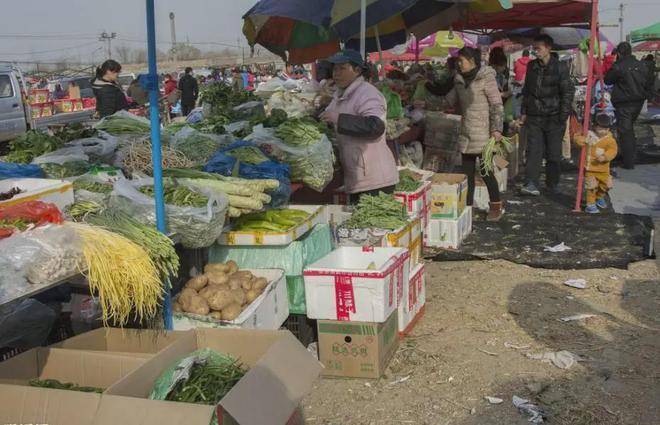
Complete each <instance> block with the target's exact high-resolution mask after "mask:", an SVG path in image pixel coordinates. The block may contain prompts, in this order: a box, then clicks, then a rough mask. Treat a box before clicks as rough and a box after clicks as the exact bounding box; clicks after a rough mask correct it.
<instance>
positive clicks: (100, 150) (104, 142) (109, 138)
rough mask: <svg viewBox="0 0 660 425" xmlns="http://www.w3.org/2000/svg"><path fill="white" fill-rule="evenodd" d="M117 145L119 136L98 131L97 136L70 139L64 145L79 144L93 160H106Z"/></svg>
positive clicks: (72, 145)
mask: <svg viewBox="0 0 660 425" xmlns="http://www.w3.org/2000/svg"><path fill="white" fill-rule="evenodd" d="M118 145H119V138H118V137H115V136H113V135H112V134H108V133H106V132H104V131H99V136H98V137H87V138H84V139H76V140H72V141H70V142H69V143H67V144H66V146H70V147H74V146H79V147H81V148H82V150H83V152H84V153H85V154H86V155H88V156H89V157H90V159H92V160H93V161H107V160H110V159H111V158H112V156H113V155H114V153H115V151H116V150H117V147H118Z"/></svg>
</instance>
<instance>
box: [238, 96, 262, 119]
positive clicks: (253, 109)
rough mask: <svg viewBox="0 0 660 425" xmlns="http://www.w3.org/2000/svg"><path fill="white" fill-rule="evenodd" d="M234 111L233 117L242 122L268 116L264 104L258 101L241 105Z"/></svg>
mask: <svg viewBox="0 0 660 425" xmlns="http://www.w3.org/2000/svg"><path fill="white" fill-rule="evenodd" d="M232 111H233V116H235V117H236V118H237V119H240V120H249V119H250V118H252V117H255V116H257V117H258V116H265V115H266V111H265V110H264V104H263V102H260V101H258V100H253V101H250V102H245V103H241V104H240V105H238V106H236V107H234V108H233V109H232Z"/></svg>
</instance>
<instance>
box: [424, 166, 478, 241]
mask: <svg viewBox="0 0 660 425" xmlns="http://www.w3.org/2000/svg"><path fill="white" fill-rule="evenodd" d="M431 183H432V184H431V196H430V197H431V206H430V211H431V213H430V219H429V224H428V226H427V227H426V233H425V234H424V245H425V246H427V247H434V248H451V249H458V248H460V246H461V242H463V240H464V239H465V238H466V237H467V236H468V235H469V234H470V232H471V231H472V207H469V206H467V205H466V201H467V177H466V176H465V175H463V174H435V175H434V176H433V177H432V178H431Z"/></svg>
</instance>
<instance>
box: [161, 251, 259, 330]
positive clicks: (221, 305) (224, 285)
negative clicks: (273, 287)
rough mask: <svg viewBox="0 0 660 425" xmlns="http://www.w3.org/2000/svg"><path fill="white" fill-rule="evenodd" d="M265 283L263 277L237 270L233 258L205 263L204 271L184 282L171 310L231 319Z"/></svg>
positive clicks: (236, 315)
mask: <svg viewBox="0 0 660 425" xmlns="http://www.w3.org/2000/svg"><path fill="white" fill-rule="evenodd" d="M266 286H268V280H267V279H266V278H264V277H256V276H254V275H253V274H252V273H250V272H249V271H246V270H238V265H237V264H236V262H234V261H231V260H230V261H227V262H226V263H214V264H207V265H206V266H205V267H204V274H202V275H199V276H195V277H193V278H191V279H190V280H189V281H188V282H186V284H185V286H184V288H183V290H182V291H181V293H180V294H179V296H178V298H177V299H176V301H175V302H174V306H173V310H174V311H175V312H179V313H181V312H186V313H193V314H198V315H202V316H207V315H208V316H210V317H212V318H214V319H217V320H234V319H235V318H237V317H238V316H239V315H240V314H241V311H243V309H244V308H245V307H247V306H248V305H249V304H250V303H251V302H252V301H254V300H255V299H256V298H257V297H258V296H259V295H261V293H262V292H264V289H265V288H266Z"/></svg>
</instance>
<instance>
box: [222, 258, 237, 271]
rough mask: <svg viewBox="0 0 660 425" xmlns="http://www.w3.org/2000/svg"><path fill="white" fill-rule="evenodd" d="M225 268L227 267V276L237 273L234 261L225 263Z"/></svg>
mask: <svg viewBox="0 0 660 425" xmlns="http://www.w3.org/2000/svg"><path fill="white" fill-rule="evenodd" d="M225 266H226V267H227V274H232V273H235V272H237V271H238V264H236V261H234V260H229V261H227V262H226V263H225Z"/></svg>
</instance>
